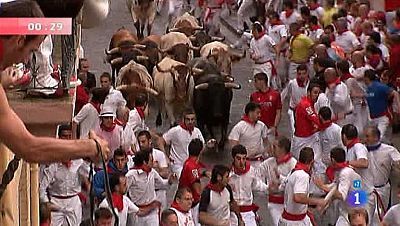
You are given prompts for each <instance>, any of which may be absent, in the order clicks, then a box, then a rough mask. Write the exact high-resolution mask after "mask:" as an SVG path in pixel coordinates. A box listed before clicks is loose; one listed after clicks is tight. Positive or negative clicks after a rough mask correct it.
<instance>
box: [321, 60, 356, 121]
mask: <svg viewBox="0 0 400 226" xmlns="http://www.w3.org/2000/svg"><path fill="white" fill-rule="evenodd" d="M324 78H325V82H326V84H327V88H326V92H325V94H326V96H327V97H328V99H329V102H330V104H331V109H332V112H333V113H334V114H335V115H336V116H339V115H341V116H343V115H344V116H345V118H344V119H341V120H339V121H337V124H338V125H340V126H343V125H346V124H349V123H352V122H351V117H346V116H350V115H351V114H352V113H353V103H352V102H351V99H350V93H349V89H348V88H347V86H346V85H345V84H344V83H343V82H342V81H340V77H339V76H338V74H337V72H336V69H335V68H331V67H330V68H327V69H325V72H324Z"/></svg>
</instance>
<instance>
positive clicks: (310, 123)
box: [291, 96, 321, 161]
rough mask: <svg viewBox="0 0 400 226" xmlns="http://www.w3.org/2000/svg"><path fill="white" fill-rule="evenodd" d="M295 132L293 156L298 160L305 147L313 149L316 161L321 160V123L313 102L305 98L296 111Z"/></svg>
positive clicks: (292, 147)
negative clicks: (319, 132)
mask: <svg viewBox="0 0 400 226" xmlns="http://www.w3.org/2000/svg"><path fill="white" fill-rule="evenodd" d="M295 119H296V123H295V130H294V136H293V140H292V146H291V150H292V153H293V156H294V157H295V158H296V159H298V158H299V155H300V150H301V149H302V148H303V147H311V148H312V149H313V150H314V159H315V160H316V161H317V160H321V143H320V140H319V134H318V129H319V127H320V121H319V117H318V115H317V113H316V112H315V110H314V104H313V103H312V100H311V99H310V98H309V97H308V96H305V97H303V98H302V99H301V101H300V103H299V104H298V105H297V106H296V109H295Z"/></svg>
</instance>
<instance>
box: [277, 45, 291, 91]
mask: <svg viewBox="0 0 400 226" xmlns="http://www.w3.org/2000/svg"><path fill="white" fill-rule="evenodd" d="M288 66H289V65H288V61H287V59H286V57H285V54H283V53H281V54H280V55H279V57H277V58H276V65H275V68H276V73H277V74H278V77H279V81H280V83H283V84H285V85H286V83H287V82H288V70H289V68H288ZM278 86H279V88H282V89H283V87H281V84H278Z"/></svg>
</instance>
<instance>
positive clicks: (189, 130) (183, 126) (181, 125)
mask: <svg viewBox="0 0 400 226" xmlns="http://www.w3.org/2000/svg"><path fill="white" fill-rule="evenodd" d="M179 126H180V127H182V129H184V130H186V131H188V132H189V133H190V135H192V133H193V130H194V126H187V125H186V124H185V123H184V122H181V123H180V124H179Z"/></svg>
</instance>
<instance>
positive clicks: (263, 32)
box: [254, 30, 265, 40]
mask: <svg viewBox="0 0 400 226" xmlns="http://www.w3.org/2000/svg"><path fill="white" fill-rule="evenodd" d="M264 35H265V31H264V30H262V31H261V32H260V33H259V36H258V38H256V37H254V39H255V40H259V39H260V38H262V37H264Z"/></svg>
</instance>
